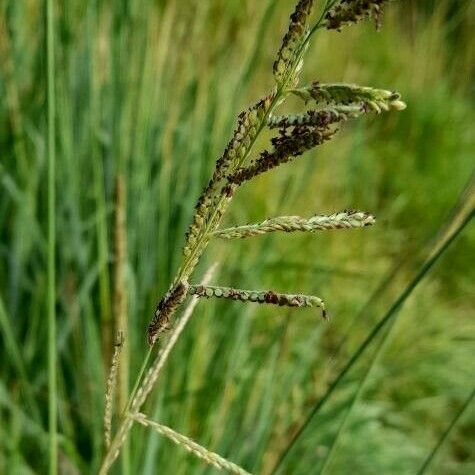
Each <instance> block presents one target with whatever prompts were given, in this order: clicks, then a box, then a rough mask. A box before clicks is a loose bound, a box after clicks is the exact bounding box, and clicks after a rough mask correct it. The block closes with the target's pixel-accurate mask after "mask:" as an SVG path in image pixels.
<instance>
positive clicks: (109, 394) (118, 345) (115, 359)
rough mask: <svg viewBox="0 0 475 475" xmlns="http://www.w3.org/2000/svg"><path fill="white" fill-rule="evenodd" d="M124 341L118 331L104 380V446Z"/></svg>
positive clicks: (109, 439) (109, 441)
mask: <svg viewBox="0 0 475 475" xmlns="http://www.w3.org/2000/svg"><path fill="white" fill-rule="evenodd" d="M123 343H124V334H123V333H122V332H119V333H118V334H117V339H116V342H115V344H114V353H113V354H112V361H111V366H110V371H109V377H108V378H107V382H106V395H105V404H104V441H105V444H106V447H109V446H110V444H111V434H112V413H113V408H114V393H115V390H116V388H117V370H118V367H119V364H120V351H121V349H122V345H123Z"/></svg>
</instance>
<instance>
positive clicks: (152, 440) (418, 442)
mask: <svg viewBox="0 0 475 475" xmlns="http://www.w3.org/2000/svg"><path fill="white" fill-rule="evenodd" d="M55 4H56V14H57V15H56V24H55V26H56V53H57V54H56V62H57V70H56V106H57V137H56V139H57V142H56V147H57V208H56V211H57V215H56V224H57V226H56V233H57V236H56V238H57V243H56V275H57V288H56V291H57V315H58V321H57V325H58V342H57V343H58V359H59V371H58V388H59V393H58V404H59V406H58V419H59V432H60V434H59V450H60V460H59V463H60V470H61V471H62V473H90V472H94V471H95V470H97V468H98V465H99V463H100V459H101V456H102V448H103V447H102V444H103V442H102V414H103V400H104V380H105V377H106V376H105V374H106V373H105V372H106V370H107V366H108V362H107V361H108V360H107V361H106V360H105V359H107V358H108V354H109V352H110V350H108V349H109V348H110V344H109V343H110V340H111V337H112V334H111V328H112V323H111V319H112V315H113V284H114V283H113V279H112V277H113V272H114V267H113V256H114V213H113V211H114V203H115V195H114V183H115V177H116V176H117V174H118V173H119V172H120V173H122V174H123V175H124V176H125V177H126V181H127V201H126V206H127V208H126V215H127V251H128V254H127V262H126V267H125V272H126V289H127V297H128V319H129V338H128V342H129V344H130V360H131V361H130V364H131V369H130V372H131V374H134V373H136V372H137V370H138V366H139V364H140V362H141V360H142V358H143V354H144V352H145V349H146V346H145V345H146V344H145V329H146V324H147V323H148V321H149V318H150V316H151V311H152V310H153V308H154V305H155V303H156V300H157V297H158V296H159V295H160V294H161V293H162V292H163V291H165V290H166V288H167V287H168V283H169V281H170V279H171V277H172V276H173V274H174V272H175V271H176V268H177V265H178V262H179V258H180V250H181V249H180V246H181V244H182V239H183V238H182V236H183V234H184V232H185V230H186V227H187V225H188V223H189V220H190V217H191V213H192V208H193V205H194V201H195V200H196V198H197V196H198V194H199V192H200V189H201V187H202V186H203V185H204V183H205V182H206V180H207V177H208V176H209V174H210V172H211V170H212V167H213V163H214V160H215V159H216V158H217V157H218V156H219V154H220V153H221V151H222V149H223V147H224V145H225V143H226V142H227V140H228V137H229V135H230V132H231V131H232V129H233V126H234V121H235V117H236V115H237V113H238V112H239V111H240V110H241V109H243V108H245V107H247V105H248V104H249V103H250V102H251V101H252V100H254V99H256V98H257V97H258V96H260V95H261V94H262V92H264V91H266V90H267V89H269V88H270V87H271V86H272V74H271V65H272V61H273V57H274V55H275V53H276V51H277V49H278V47H279V42H280V37H281V35H282V33H283V31H284V30H285V27H286V23H287V18H288V15H289V12H290V11H291V9H292V5H293V1H291V0H285V1H283V0H282V1H279V2H277V1H274V0H269V1H262V2H253V1H250V0H239V1H237V0H227V1H225V0H208V1H194V0H189V1H186V2H175V1H166V0H161V1H154V2H152V1H151V0H133V1H128V2H125V1H122V0H115V1H113V0H110V1H105V0H104V1H100V0H95V1H90V2H82V1H79V0H68V1H57V2H55ZM43 13H44V12H43V9H42V5H41V3H40V2H32V1H29V0H5V1H3V2H1V4H0V157H1V159H0V376H1V377H0V472H2V473H21V474H23V473H44V472H45V470H46V467H47V448H48V438H47V425H48V424H47V407H48V394H47V380H48V372H47V344H46V342H47V326H46V315H47V144H46V139H45V138H46V115H45V110H46V109H45V100H46V95H45V91H46V84H45V67H46V56H45V49H44V36H45V31H44V18H43ZM474 18H475V8H474V4H473V2H470V1H469V0H467V1H462V0H461V1H457V2H450V1H437V2H435V1H434V2H432V1H428V2H416V1H407V2H404V3H403V2H400V3H395V4H394V5H392V6H391V7H390V8H388V12H387V15H386V18H385V22H384V28H383V29H382V31H381V32H380V33H377V32H375V31H374V29H373V28H372V26H371V25H361V26H358V27H356V28H351V29H347V30H345V31H344V32H343V33H340V34H338V33H335V32H332V33H326V32H323V33H321V34H318V35H317V36H316V37H315V40H314V41H313V42H312V46H311V50H310V51H309V53H308V55H307V62H306V67H305V72H304V76H305V79H306V80H314V79H318V80H321V81H347V82H357V83H361V84H368V85H373V86H375V87H383V88H385V87H386V88H391V89H392V88H394V89H396V90H398V91H400V92H401V93H402V95H403V98H404V99H405V100H406V101H407V103H408V108H407V110H406V111H404V112H403V113H400V114H388V115H383V116H381V117H375V118H370V119H364V120H361V121H357V122H354V123H351V124H348V125H346V126H345V127H344V129H345V130H344V131H343V132H342V133H340V134H339V135H338V136H337V137H336V138H335V140H334V141H332V142H330V143H328V144H326V145H324V146H323V147H321V148H319V149H318V150H317V151H316V152H314V153H309V154H307V156H306V157H305V158H303V159H302V160H299V163H298V164H296V165H295V166H292V167H291V168H289V167H285V166H284V167H282V168H281V169H278V170H276V171H275V172H272V173H269V174H267V175H264V176H262V177H261V178H259V180H258V181H256V185H255V186H247V187H243V189H242V191H240V192H239V195H238V196H236V199H235V200H234V201H233V205H232V207H231V209H230V212H229V214H228V217H227V219H226V223H227V224H229V225H231V224H240V223H245V222H248V221H253V220H261V219H262V218H265V217H268V216H272V215H275V214H277V213H278V214H297V213H299V214H302V215H305V214H312V213H315V212H332V211H336V210H340V209H343V208H345V207H353V208H360V209H363V210H368V211H371V212H374V213H375V214H376V216H377V218H378V224H377V226H375V227H374V228H370V229H366V230H354V231H348V232H343V231H342V232H335V233H327V234H321V235H318V236H308V237H307V236H293V235H292V236H288V237H287V236H285V237H282V236H277V235H272V236H269V237H261V238H254V239H251V240H247V241H242V242H224V243H219V242H217V243H215V244H213V245H212V247H211V248H210V251H209V252H208V256H209V258H208V261H209V262H211V261H214V260H217V261H219V262H221V266H220V270H219V276H217V277H216V278H215V280H216V282H219V283H222V284H223V285H227V284H232V285H235V286H237V287H244V288H252V287H255V288H273V289H276V290H282V291H304V292H306V293H313V294H316V295H319V296H321V297H323V298H324V299H325V300H326V302H327V305H328V307H329V310H330V313H331V315H332V317H333V318H332V320H331V323H330V324H322V322H321V321H320V319H319V315H318V312H317V313H316V312H314V311H311V310H298V311H295V310H282V309H278V310H276V309H266V308H262V307H259V308H255V307H252V306H244V305H240V304H239V303H229V302H224V303H223V302H219V303H216V304H214V303H207V304H203V303H202V304H200V305H199V306H198V310H197V311H196V315H195V316H194V318H193V319H192V321H191V323H190V325H189V326H188V328H187V329H186V331H185V334H184V335H183V337H182V339H181V341H180V342H179V344H178V346H177V348H176V349H175V351H174V354H173V355H172V358H171V359H170V360H169V362H168V365H167V368H166V372H165V374H164V375H163V378H162V380H161V383H160V384H159V386H158V388H157V390H156V391H155V393H154V396H153V398H152V400H151V401H150V402H149V404H148V407H147V412H148V414H150V415H151V417H152V418H153V419H155V420H157V421H160V422H161V423H164V424H167V425H170V426H171V427H173V428H174V429H175V430H178V431H180V432H183V433H184V434H186V435H188V436H191V437H193V438H195V439H196V440H197V441H199V442H200V443H201V444H203V445H205V446H206V447H209V448H210V449H212V450H214V451H217V452H218V453H220V454H221V455H223V456H226V457H229V458H230V459H231V460H232V461H234V462H236V463H239V464H241V465H242V466H244V467H245V468H246V469H248V470H249V471H252V472H258V473H266V472H268V471H269V470H270V469H271V467H272V466H273V465H274V463H275V461H276V460H277V458H278V456H279V454H280V453H281V452H282V450H284V449H285V447H286V446H287V444H288V443H289V441H290V440H291V437H292V435H293V434H294V433H295V431H296V429H297V428H298V427H299V426H300V425H301V424H302V423H303V421H304V420H305V418H306V417H307V415H308V413H309V412H310V410H311V408H312V407H313V405H314V404H315V402H316V401H317V400H318V399H319V397H321V396H322V395H323V393H324V392H325V389H326V388H327V386H328V384H329V383H330V382H331V381H332V380H333V379H334V378H335V376H336V375H337V374H338V372H339V370H340V369H341V368H342V367H343V366H344V364H345V363H346V361H347V360H348V358H349V357H350V356H351V354H352V353H353V352H354V351H355V349H356V348H357V347H358V345H359V344H360V343H361V341H362V340H363V339H364V338H365V336H366V335H367V334H368V333H369V331H370V330H371V328H372V326H373V325H374V323H375V322H376V321H377V319H379V318H380V317H381V316H382V315H383V314H384V312H385V311H386V310H387V309H388V307H389V306H390V304H391V302H392V301H393V300H394V298H395V297H397V296H398V295H399V294H400V293H401V292H402V290H403V289H404V287H405V285H406V284H407V282H408V281H409V280H410V278H411V276H412V275H413V273H414V272H415V269H416V268H417V266H418V265H419V263H420V260H421V258H422V256H423V255H424V254H423V249H424V247H425V246H426V245H427V243H430V241H431V240H434V239H435V237H436V236H437V234H438V233H439V230H440V229H441V227H442V226H443V225H444V223H446V222H447V220H448V217H449V216H450V214H451V213H452V212H453V209H454V207H455V206H456V203H458V202H460V201H462V203H464V206H469V207H470V206H473V201H470V200H473V184H472V188H470V185H468V183H469V180H470V176H471V174H472V173H473V157H474V153H475V135H474V133H473V126H474V118H475V111H474V108H473V104H474V90H473V73H474V69H475V61H474V60H473V58H474V57H475V40H474V39H473V34H472V31H473V27H474ZM467 186H468V187H469V188H468V191H467V193H466V194H465V195H463V196H462V198H460V196H461V193H462V190H463V189H464V188H465V189H466V188H467ZM467 203H468V204H467ZM470 203H472V204H470ZM474 256H475V231H474V229H473V225H472V226H469V227H468V228H466V229H465V231H464V232H463V234H462V235H461V236H460V237H459V238H458V239H457V241H456V242H455V243H454V244H453V246H452V247H451V248H450V250H449V251H448V253H447V254H446V255H445V256H444V257H443V258H442V260H441V261H440V262H439V263H438V265H437V266H436V267H435V268H434V269H433V270H432V271H431V273H430V274H429V275H428V276H427V277H426V278H425V279H424V280H423V281H422V282H421V284H420V285H419V286H418V287H417V289H416V291H415V293H414V294H413V295H412V296H411V297H410V299H409V300H408V301H407V302H406V304H405V306H404V307H403V309H402V311H401V312H400V314H399V318H398V320H397V323H396V326H395V327H394V329H393V332H392V337H391V339H390V341H389V342H388V344H387V346H386V347H385V351H384V354H383V355H382V356H381V358H380V359H379V363H378V365H377V367H376V368H375V369H374V370H373V372H372V377H371V381H370V382H369V384H367V385H366V390H365V391H364V394H362V396H361V398H360V399H359V401H358V403H357V405H356V407H355V409H354V410H353V412H352V414H351V416H350V418H349V420H348V421H347V425H346V428H345V430H344V431H343V433H342V434H341V435H340V439H339V445H338V447H337V448H336V451H335V453H334V455H333V463H332V465H331V466H330V467H329V472H330V473H335V474H344V473H347V472H348V470H349V469H348V467H351V470H352V471H355V472H358V473H364V474H373V473H374V474H376V473H378V474H379V473H385V474H386V473H387V474H401V473H404V474H405V473H407V474H411V473H416V472H417V470H418V468H420V466H421V465H422V463H423V461H424V459H425V457H427V455H428V454H429V452H430V451H431V449H432V448H433V446H434V445H435V443H436V442H437V440H438V438H439V437H440V436H441V434H442V433H443V432H444V430H445V428H446V427H447V425H448V424H449V423H450V420H451V419H452V418H453V417H454V416H455V415H456V413H457V411H458V409H459V408H460V406H461V405H462V404H463V401H464V400H465V399H466V398H467V397H468V395H469V394H470V392H471V391H472V386H473V379H474V378H473V376H474V374H475V346H474V339H475V325H474V320H473V305H474V303H475V302H474V299H473V282H474V278H475V270H474V266H473V259H474ZM204 265H205V264H204ZM203 268H204V266H203ZM368 302H369V304H368ZM370 358H371V351H370V352H368V356H367V357H366V358H363V360H362V361H361V362H360V363H359V364H358V365H357V367H355V368H354V369H353V370H352V371H351V372H350V374H349V375H348V377H346V378H345V380H344V381H343V383H342V384H341V385H340V386H339V389H338V390H337V391H336V393H335V394H334V396H333V397H332V399H331V400H330V401H329V403H328V404H327V405H326V406H325V407H324V408H323V409H322V411H321V412H320V413H319V415H318V417H317V418H316V419H314V420H313V421H312V423H311V424H310V426H309V427H308V429H307V430H306V431H305V433H304V434H303V436H302V437H301V438H300V439H299V440H298V442H297V444H296V446H295V448H294V451H293V453H292V454H291V456H289V457H288V459H286V464H285V466H284V472H285V473H291V474H294V473H295V474H307V473H318V470H319V469H318V467H319V466H320V464H321V463H322V461H323V459H324V458H325V455H326V453H327V451H328V447H329V446H330V444H331V441H332V440H333V437H334V435H335V433H336V431H337V429H338V425H339V423H340V421H341V418H342V416H343V414H344V410H345V408H346V407H347V406H348V404H349V403H350V401H351V397H352V395H353V393H354V391H355V390H356V388H357V384H358V381H359V378H360V376H361V375H362V371H363V370H364V368H365V365H367V362H368V361H369V359H370ZM474 433H475V415H474V411H473V408H472V409H471V410H470V407H469V408H468V409H467V412H466V414H465V416H464V417H463V418H462V419H461V420H460V422H459V424H458V425H457V426H456V427H455V428H454V429H453V431H452V433H451V435H450V437H449V439H448V440H447V441H446V443H445V445H444V446H443V447H442V449H441V451H440V453H439V455H438V457H437V459H435V460H434V462H433V464H432V465H431V470H432V473H435V474H442V473H443V474H469V473H473V471H474V470H475V451H474V450H473V447H474V445H475V437H474ZM119 469H120V464H117V467H116V470H117V471H118V472H119ZM157 470H160V473H164V474H165V473H170V474H188V473H193V474H194V473H196V474H202V473H212V470H211V469H209V468H208V467H206V466H203V465H202V464H201V462H199V461H197V460H196V459H194V458H193V457H192V456H190V455H188V454H187V453H185V452H184V451H183V450H182V449H181V448H177V447H175V446H173V445H172V444H171V443H170V442H168V441H167V440H164V439H161V438H160V437H159V436H157V435H156V434H153V433H151V432H148V431H147V429H145V428H142V427H136V428H134V429H133V432H132V436H131V444H130V471H131V473H136V472H140V473H145V474H149V473H150V474H151V473H156V472H157Z"/></svg>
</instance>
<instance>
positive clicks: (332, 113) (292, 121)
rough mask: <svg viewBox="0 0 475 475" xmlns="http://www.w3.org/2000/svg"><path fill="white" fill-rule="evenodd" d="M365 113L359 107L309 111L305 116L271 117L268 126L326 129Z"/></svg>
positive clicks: (351, 106)
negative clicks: (303, 126)
mask: <svg viewBox="0 0 475 475" xmlns="http://www.w3.org/2000/svg"><path fill="white" fill-rule="evenodd" d="M363 113H364V109H363V108H362V107H361V106H358V105H349V106H334V107H326V108H324V109H320V110H309V111H307V112H304V113H303V114H289V115H283V116H272V117H269V120H268V121H267V126H268V127H269V128H270V129H277V128H279V129H281V128H284V129H287V128H289V127H297V126H299V125H307V126H313V127H324V126H327V125H330V124H333V123H336V122H340V121H345V120H347V119H352V118H355V117H358V116H359V115H361V114H363Z"/></svg>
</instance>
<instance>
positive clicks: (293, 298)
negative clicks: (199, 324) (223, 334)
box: [188, 285, 326, 318]
mask: <svg viewBox="0 0 475 475" xmlns="http://www.w3.org/2000/svg"><path fill="white" fill-rule="evenodd" d="M188 292H189V293H190V294H191V295H196V296H197V297H205V298H211V297H216V298H223V299H231V300H238V301H240V302H251V303H260V304H271V305H279V306H286V307H320V308H321V309H322V315H323V317H324V318H326V312H325V304H324V303H323V300H322V299H321V298H319V297H314V296H313V295H303V294H282V293H279V292H274V291H272V290H243V289H234V288H232V287H219V286H211V285H190V287H189V290H188Z"/></svg>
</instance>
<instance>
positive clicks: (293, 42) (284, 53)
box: [274, 0, 314, 86]
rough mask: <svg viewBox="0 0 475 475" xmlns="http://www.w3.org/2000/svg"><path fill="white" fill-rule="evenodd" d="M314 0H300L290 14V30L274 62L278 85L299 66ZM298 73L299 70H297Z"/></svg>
mask: <svg viewBox="0 0 475 475" xmlns="http://www.w3.org/2000/svg"><path fill="white" fill-rule="evenodd" d="M313 4H314V0H300V1H299V3H298V4H297V6H296V7H295V11H294V13H292V15H291V16H290V25H289V30H288V31H287V33H286V34H285V36H284V39H283V41H282V46H281V47H280V50H279V52H278V54H277V59H276V60H275V62H274V77H275V80H276V82H277V85H278V86H281V85H283V83H284V82H285V80H286V78H287V77H288V76H289V73H291V72H292V70H295V69H297V68H298V66H297V63H298V62H299V61H300V50H299V49H300V47H301V45H302V44H303V41H304V38H305V35H306V33H307V31H308V30H307V28H306V23H307V20H308V17H309V16H310V14H311V13H312V8H313ZM295 73H297V71H295Z"/></svg>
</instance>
